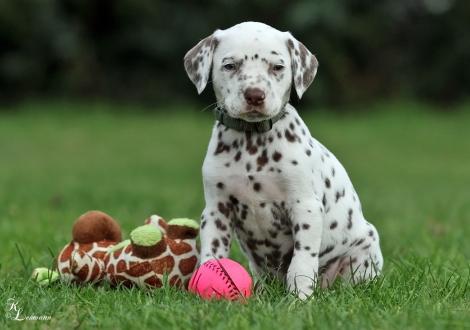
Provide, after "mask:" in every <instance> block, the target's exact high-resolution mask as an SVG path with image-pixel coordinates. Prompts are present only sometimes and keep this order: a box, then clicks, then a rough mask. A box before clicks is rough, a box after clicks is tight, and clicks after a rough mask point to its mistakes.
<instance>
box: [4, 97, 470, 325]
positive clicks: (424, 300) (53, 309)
mask: <svg viewBox="0 0 470 330" xmlns="http://www.w3.org/2000/svg"><path fill="white" fill-rule="evenodd" d="M117 107H118V106H111V105H104V104H78V105H77V104H75V105H71V104H68V103H48V104H43V103H39V104H37V103H28V104H23V105H20V106H16V107H15V108H8V109H5V110H6V111H3V112H2V111H0V240H1V241H2V242H3V249H2V250H1V251H0V301H1V303H2V304H3V305H4V308H6V306H7V301H8V299H9V298H14V299H15V301H16V302H17V303H18V308H22V315H24V316H26V315H38V316H41V315H45V316H50V317H51V320H49V321H28V320H25V321H22V322H19V321H13V320H11V319H8V318H7V316H8V315H7V313H6V310H5V312H0V328H5V327H15V328H16V327H22V328H41V329H43V328H58V329H65V328H79V327H80V328H84V329H86V328H92V327H97V328H108V329H111V328H112V329H129V328H136V329H170V328H184V329H336V328H341V329H463V328H467V329H470V263H469V260H470V239H469V237H470V104H467V105H464V106H459V109H457V110H455V111H451V112H447V113H440V112H436V111H434V109H432V108H429V107H428V106H424V105H419V104H415V103H409V102H395V103H392V104H388V105H375V106H371V108H372V110H371V111H370V112H355V113H354V114H353V113H349V114H347V115H341V116H340V115H338V114H337V113H333V112H331V111H328V109H321V110H318V111H310V112H306V113H305V114H304V115H303V116H304V119H305V121H306V122H307V124H308V125H309V127H310V128H311V131H312V134H313V135H314V136H315V137H316V138H317V139H319V140H320V141H321V142H323V143H324V144H325V145H326V146H327V147H328V148H329V149H330V150H331V151H332V152H333V153H335V155H336V156H337V157H338V158H339V159H340V161H341V162H342V163H343V165H344V166H345V167H346V169H347V170H348V172H349V174H350V176H351V178H352V180H353V183H354V184H355V187H356V190H357V191H358V193H359V196H360V197H361V202H362V205H363V210H364V213H365V216H366V218H367V219H368V220H369V221H371V222H373V223H374V224H375V225H376V227H377V229H378V230H379V232H380V234H381V244H382V249H383V254H384V259H385V266H384V275H383V277H381V278H380V279H378V280H376V281H374V282H373V283H369V284H363V285H359V286H357V287H350V286H347V285H345V284H340V283H338V284H337V285H336V286H335V287H334V288H333V289H331V290H328V291H320V292H317V293H316V294H315V297H314V298H313V299H311V300H310V301H307V302H299V301H297V300H296V299H295V298H294V297H293V296H291V295H289V294H287V293H286V292H285V291H284V289H283V287H282V286H281V285H279V284H278V283H264V284H263V285H258V286H257V291H256V293H255V295H254V297H253V298H252V299H250V300H249V301H248V303H246V304H240V303H229V302H224V301H212V302H206V301H201V300H199V299H198V298H197V297H195V296H192V295H190V294H188V293H186V292H181V291H177V290H174V289H171V288H163V289H160V290H154V291H150V292H144V291H141V290H135V289H134V290H129V289H117V290H116V289H110V288H108V287H106V286H104V287H81V288H77V287H66V286H61V285H54V286H52V287H47V288H43V287H39V286H38V285H36V284H35V283H33V282H31V281H29V280H28V277H29V275H30V273H31V271H32V269H33V268H34V267H37V266H49V265H51V262H52V254H54V253H57V252H58V251H59V250H60V249H61V248H62V246H63V245H64V244H65V243H67V241H69V240H70V237H71V225H72V223H73V221H74V219H75V218H76V217H77V216H78V215H80V214H82V213H83V212H85V211H86V210H89V209H100V210H103V211H105V212H107V213H109V214H110V215H112V216H113V217H115V218H117V219H118V220H119V222H120V223H121V225H122V227H123V230H124V235H125V236H127V235H128V234H129V232H130V231H131V230H132V229H133V228H134V227H136V226H138V225H140V224H141V223H142V222H143V220H144V219H145V218H146V217H147V216H148V215H150V214H152V213H154V212H156V213H158V214H160V215H163V216H165V217H166V218H172V217H180V216H187V217H192V218H195V219H198V218H199V215H200V212H201V211H202V209H203V202H204V201H203V191H202V184H201V171H200V168H201V164H202V161H203V157H204V153H205V149H206V146H207V142H208V139H209V135H210V128H211V125H212V124H211V122H212V117H211V115H210V114H209V113H208V112H202V113H201V112H200V111H198V109H197V108H195V107H188V110H189V111H180V110H182V109H179V108H165V109H160V111H158V112H150V111H148V109H142V108H139V107H135V108H133V107H130V106H122V105H121V106H119V108H120V110H121V111H119V112H116V111H112V110H113V109H114V108H117ZM13 110H14V111H13ZM232 258H234V259H236V260H239V261H241V262H242V263H243V264H244V265H246V261H245V259H244V258H243V256H242V255H241V254H240V252H239V250H238V248H237V247H236V246H235V247H233V249H232Z"/></svg>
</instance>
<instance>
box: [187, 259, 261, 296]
mask: <svg viewBox="0 0 470 330" xmlns="http://www.w3.org/2000/svg"><path fill="white" fill-rule="evenodd" d="M252 284H253V280H252V279H251V276H250V274H248V272H247V271H246V270H245V268H243V266H242V265H240V264H239V263H238V262H235V261H233V260H230V259H227V258H223V259H211V260H208V261H206V262H205V263H203V264H202V265H201V266H200V267H199V268H198V270H196V271H195V272H194V274H193V276H192V277H191V280H190V281H189V287H188V289H189V291H190V292H193V293H196V294H198V295H199V296H201V297H202V298H203V299H211V298H216V299H222V298H224V299H228V300H238V299H244V298H248V297H249V296H251V286H252Z"/></svg>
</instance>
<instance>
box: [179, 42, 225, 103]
mask: <svg viewBox="0 0 470 330" xmlns="http://www.w3.org/2000/svg"><path fill="white" fill-rule="evenodd" d="M218 43H219V42H218V40H217V38H216V37H215V36H214V34H212V35H210V36H208V37H206V38H204V39H202V40H201V41H199V43H198V44H197V45H196V46H194V47H193V48H191V50H189V51H188V52H187V53H186V55H185V56H184V68H185V69H186V73H187V74H188V77H189V79H191V81H192V82H193V84H194V85H195V86H196V88H197V92H198V93H199V94H201V92H202V91H203V90H204V88H205V87H206V85H207V81H208V80H209V76H210V73H211V67H212V58H213V56H214V50H215V48H216V47H217V44H218Z"/></svg>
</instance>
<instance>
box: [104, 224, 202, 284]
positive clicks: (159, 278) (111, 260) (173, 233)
mask: <svg viewBox="0 0 470 330" xmlns="http://www.w3.org/2000/svg"><path fill="white" fill-rule="evenodd" d="M146 223H147V224H146V225H144V226H141V227H138V228H136V229H134V230H133V231H132V232H131V235H130V237H131V239H130V241H128V243H123V244H119V245H117V246H115V247H113V248H112V249H110V253H109V254H108V255H107V256H106V258H105V263H106V265H107V267H106V276H107V279H108V280H109V281H110V282H111V283H112V284H115V285H116V284H123V285H126V286H131V285H134V284H135V285H137V286H140V287H148V286H151V287H161V286H162V285H163V281H164V278H168V281H169V284H170V285H171V286H179V287H185V288H187V287H188V282H189V279H190V277H191V275H192V273H193V272H194V270H195V268H196V265H197V263H198V261H199V251H198V249H197V247H196V237H197V235H198V233H199V225H198V223H197V222H195V221H194V220H191V219H185V218H181V219H173V220H171V221H170V222H168V223H167V222H166V221H165V220H164V219H163V218H161V217H159V216H157V215H154V216H152V217H150V218H149V219H147V221H146Z"/></svg>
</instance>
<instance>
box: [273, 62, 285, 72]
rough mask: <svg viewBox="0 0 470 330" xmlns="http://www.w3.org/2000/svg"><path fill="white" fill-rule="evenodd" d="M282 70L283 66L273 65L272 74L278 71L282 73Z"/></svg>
mask: <svg viewBox="0 0 470 330" xmlns="http://www.w3.org/2000/svg"><path fill="white" fill-rule="evenodd" d="M282 70H284V65H282V64H275V65H273V71H274V72H279V71H282Z"/></svg>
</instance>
